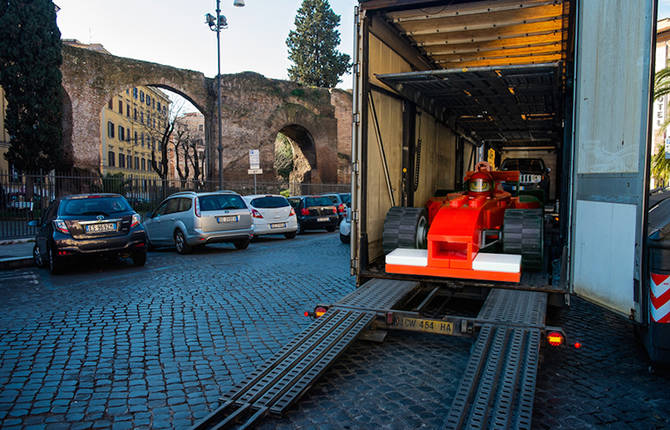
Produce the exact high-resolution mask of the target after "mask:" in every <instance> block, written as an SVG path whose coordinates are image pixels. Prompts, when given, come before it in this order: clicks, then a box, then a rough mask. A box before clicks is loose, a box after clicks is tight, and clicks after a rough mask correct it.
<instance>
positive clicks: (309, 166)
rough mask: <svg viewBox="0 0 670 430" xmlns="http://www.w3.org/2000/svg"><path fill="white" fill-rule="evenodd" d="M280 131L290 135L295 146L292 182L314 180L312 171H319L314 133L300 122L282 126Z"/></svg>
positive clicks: (287, 135)
mask: <svg viewBox="0 0 670 430" xmlns="http://www.w3.org/2000/svg"><path fill="white" fill-rule="evenodd" d="M278 133H281V134H283V135H284V136H286V137H288V138H289V139H290V141H291V146H292V147H293V148H292V149H293V162H294V167H293V173H292V177H291V178H290V182H292V183H296V182H298V183H305V184H309V183H311V182H312V171H314V172H318V168H319V166H318V160H317V154H316V145H315V143H314V138H313V137H312V134H311V133H310V132H309V130H307V129H306V128H305V127H303V126H302V125H299V124H288V125H286V126H284V127H282V128H281V129H280V130H279V131H278Z"/></svg>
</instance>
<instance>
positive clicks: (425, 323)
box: [393, 317, 454, 334]
mask: <svg viewBox="0 0 670 430" xmlns="http://www.w3.org/2000/svg"><path fill="white" fill-rule="evenodd" d="M393 325H394V327H397V328H400V329H403V330H412V331H423V332H429V333H438V334H454V323H452V322H449V321H435V320H424V319H420V318H407V317H398V318H396V319H395V320H394V321H393Z"/></svg>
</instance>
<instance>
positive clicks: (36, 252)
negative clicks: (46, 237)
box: [33, 244, 44, 267]
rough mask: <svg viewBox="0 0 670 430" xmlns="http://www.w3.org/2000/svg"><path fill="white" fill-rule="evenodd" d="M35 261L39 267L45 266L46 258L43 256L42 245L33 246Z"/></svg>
mask: <svg viewBox="0 0 670 430" xmlns="http://www.w3.org/2000/svg"><path fill="white" fill-rule="evenodd" d="M33 262H34V263H35V266H37V267H44V259H43V258H42V253H41V252H40V247H39V246H37V244H35V246H34V247H33Z"/></svg>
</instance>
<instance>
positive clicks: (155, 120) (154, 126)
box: [154, 118, 156, 128]
mask: <svg viewBox="0 0 670 430" xmlns="http://www.w3.org/2000/svg"><path fill="white" fill-rule="evenodd" d="M154 128H156V118H154Z"/></svg>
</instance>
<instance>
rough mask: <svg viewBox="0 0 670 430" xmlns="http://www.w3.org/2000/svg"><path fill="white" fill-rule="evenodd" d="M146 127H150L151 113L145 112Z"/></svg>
mask: <svg viewBox="0 0 670 430" xmlns="http://www.w3.org/2000/svg"><path fill="white" fill-rule="evenodd" d="M147 125H149V126H151V112H147Z"/></svg>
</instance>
